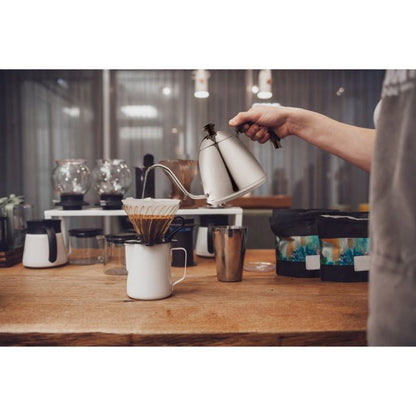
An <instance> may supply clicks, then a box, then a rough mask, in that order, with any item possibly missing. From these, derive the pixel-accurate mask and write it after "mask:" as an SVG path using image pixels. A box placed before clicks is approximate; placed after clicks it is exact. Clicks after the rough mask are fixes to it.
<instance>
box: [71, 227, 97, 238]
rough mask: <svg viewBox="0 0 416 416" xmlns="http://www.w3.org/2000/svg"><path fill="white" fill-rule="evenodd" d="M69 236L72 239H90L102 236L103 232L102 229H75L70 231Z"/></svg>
mask: <svg viewBox="0 0 416 416" xmlns="http://www.w3.org/2000/svg"><path fill="white" fill-rule="evenodd" d="M68 234H69V235H70V236H71V237H78V238H89V237H96V236H97V235H102V234H103V230H102V228H73V229H72V230H69V231H68Z"/></svg>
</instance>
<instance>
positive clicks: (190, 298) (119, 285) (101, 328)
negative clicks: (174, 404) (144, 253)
mask: <svg viewBox="0 0 416 416" xmlns="http://www.w3.org/2000/svg"><path fill="white" fill-rule="evenodd" d="M195 260H196V262H197V263H198V264H197V266H194V267H190V268H189V269H188V277H187V278H186V279H185V281H184V282H182V283H179V284H178V285H177V286H176V287H175V293H174V295H173V296H171V297H170V298H167V299H163V300H157V301H137V300H132V299H130V298H128V297H127V295H126V277H125V276H108V275H105V274H104V273H103V265H92V266H75V265H67V266H63V267H59V268H52V269H27V268H24V267H23V266H22V265H21V264H19V265H16V266H13V267H10V268H3V269H0V345H66V346H75V345H85V346H104V345H108V346H115V345H161V346H164V345H176V346H181V345H182V346H184V345H199V346H227V345H244V346H251V345H262V346H267V345H287V346H290V345H365V344H366V321H367V289H368V285H367V283H336V282H323V281H321V280H320V279H319V278H318V279H317V278H314V279H307V278H289V277H280V276H276V275H275V273H274V272H267V273H256V272H246V271H245V272H244V274H243V281H242V282H237V283H221V282H218V281H217V278H216V273H215V262H214V260H213V259H203V258H200V257H195ZM256 260H261V261H272V262H274V250H248V251H247V254H246V261H256ZM181 272H182V269H180V268H173V276H179V275H181Z"/></svg>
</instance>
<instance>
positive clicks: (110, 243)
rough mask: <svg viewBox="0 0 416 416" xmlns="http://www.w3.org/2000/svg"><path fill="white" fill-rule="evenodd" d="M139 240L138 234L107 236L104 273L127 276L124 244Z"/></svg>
mask: <svg viewBox="0 0 416 416" xmlns="http://www.w3.org/2000/svg"><path fill="white" fill-rule="evenodd" d="M136 238H137V234H136V233H118V234H107V235H106V236H105V251H104V273H105V274H113V275H127V269H126V254H125V247H124V243H125V242H126V241H128V240H134V239H136Z"/></svg>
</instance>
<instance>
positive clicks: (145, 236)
mask: <svg viewBox="0 0 416 416" xmlns="http://www.w3.org/2000/svg"><path fill="white" fill-rule="evenodd" d="M122 202H123V209H124V211H126V213H127V215H128V217H129V220H130V222H131V223H132V224H133V227H134V229H135V231H136V233H137V235H138V237H139V240H141V241H143V242H144V243H152V244H153V243H156V242H161V241H163V238H164V237H165V235H166V233H167V232H168V230H169V227H170V224H171V223H172V221H173V219H174V216H175V214H176V212H177V211H178V209H179V204H180V202H181V201H180V199H158V198H144V199H137V198H126V199H123V200H122Z"/></svg>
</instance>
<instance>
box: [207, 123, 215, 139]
mask: <svg viewBox="0 0 416 416" xmlns="http://www.w3.org/2000/svg"><path fill="white" fill-rule="evenodd" d="M214 127H215V124H214V123H208V124H206V125H205V126H204V130H205V131H206V132H207V133H208V137H213V136H216V134H217V132H216V131H215V129H214Z"/></svg>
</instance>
